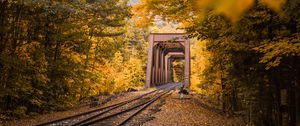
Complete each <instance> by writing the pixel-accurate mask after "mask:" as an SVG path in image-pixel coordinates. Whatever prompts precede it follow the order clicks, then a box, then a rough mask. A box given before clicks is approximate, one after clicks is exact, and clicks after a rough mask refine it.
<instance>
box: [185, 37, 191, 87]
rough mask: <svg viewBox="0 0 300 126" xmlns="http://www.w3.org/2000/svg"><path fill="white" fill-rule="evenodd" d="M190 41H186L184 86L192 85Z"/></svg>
mask: <svg viewBox="0 0 300 126" xmlns="http://www.w3.org/2000/svg"><path fill="white" fill-rule="evenodd" d="M190 65H191V63H190V41H189V39H188V40H185V41H184V86H185V87H190V72H191V70H190Z"/></svg>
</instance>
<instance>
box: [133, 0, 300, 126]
mask: <svg viewBox="0 0 300 126" xmlns="http://www.w3.org/2000/svg"><path fill="white" fill-rule="evenodd" d="M134 10H135V11H134V13H135V17H134V18H135V20H136V21H137V22H139V23H138V24H139V25H141V26H147V25H151V21H152V20H155V19H157V17H161V18H163V19H164V20H166V21H169V22H179V23H180V25H179V28H181V29H184V30H186V32H187V33H189V34H190V36H191V37H194V38H197V39H198V42H195V44H194V45H193V50H192V89H193V88H194V87H198V88H200V90H198V91H197V92H199V93H202V94H204V95H206V96H208V97H210V98H213V99H215V101H217V102H219V104H220V107H221V108H222V110H223V111H224V112H225V113H227V114H228V115H233V116H235V115H239V116H242V117H243V119H244V122H245V123H246V124H248V125H258V126H262V125H264V126H281V125H289V126H295V125H300V109H299V108H300V103H299V102H300V94H299V93H300V76H299V75H300V73H299V71H300V59H299V58H300V34H299V33H300V13H299V10H300V1H299V0H278V1H277V0H240V1H238V0H237V1H226V0H225V1H218V0H202V1H201V0H194V1H193V0H191V1H189V0H175V1H172V2H171V1H159V0H142V2H140V4H139V5H137V6H135V7H134ZM140 17H142V18H140ZM144 22H148V23H144Z"/></svg>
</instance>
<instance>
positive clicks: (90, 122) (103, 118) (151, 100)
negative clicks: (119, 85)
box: [73, 86, 176, 126]
mask: <svg viewBox="0 0 300 126" xmlns="http://www.w3.org/2000/svg"><path fill="white" fill-rule="evenodd" d="M174 87H176V86H174ZM174 87H172V88H170V89H169V90H167V91H165V92H163V93H160V94H159V95H158V96H157V97H155V98H152V99H150V100H148V101H146V102H141V103H139V104H137V105H134V106H131V107H130V108H127V109H124V110H122V111H119V112H117V113H114V114H111V115H108V116H104V117H102V118H99V119H96V120H92V121H89V120H88V121H84V122H80V123H78V124H77V125H73V126H88V125H92V124H95V123H97V122H100V121H103V120H106V119H109V118H112V117H115V116H118V115H120V114H123V113H125V112H128V111H131V110H133V109H136V108H138V107H140V106H143V105H147V106H149V105H150V104H152V103H153V102H155V101H156V100H158V99H159V98H160V97H162V96H163V95H165V94H167V93H168V92H170V91H171V90H173V88H174ZM145 108H146V107H145Z"/></svg>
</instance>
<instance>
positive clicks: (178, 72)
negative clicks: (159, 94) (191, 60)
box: [172, 59, 184, 83]
mask: <svg viewBox="0 0 300 126" xmlns="http://www.w3.org/2000/svg"><path fill="white" fill-rule="evenodd" d="M172 66H173V71H172V73H173V82H176V83H177V82H184V59H175V60H174V61H173V62H172Z"/></svg>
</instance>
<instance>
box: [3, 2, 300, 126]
mask: <svg viewBox="0 0 300 126" xmlns="http://www.w3.org/2000/svg"><path fill="white" fill-rule="evenodd" d="M299 10H300V1H299V0H172V1H167V0H140V1H139V2H138V3H137V4H136V5H134V6H131V5H130V4H129V3H128V1H127V0H0V120H9V119H15V118H21V117H24V116H27V115H36V114H38V113H45V112H49V111H59V110H65V109H67V108H70V107H73V106H76V105H78V104H81V103H84V102H85V101H86V99H88V98H89V97H90V96H95V95H99V94H113V93H119V92H124V91H126V90H127V89H128V88H141V87H143V85H144V81H145V67H146V65H145V64H146V60H147V46H148V43H147V37H148V35H149V33H150V31H151V30H149V26H153V25H155V20H157V19H161V20H164V22H170V23H173V24H177V26H178V28H179V29H181V30H183V31H185V32H187V33H188V34H189V37H190V38H193V40H192V46H191V48H192V52H191V53H192V59H191V60H192V70H191V72H192V75H191V76H192V78H191V82H192V85H191V89H192V90H193V91H195V92H197V93H199V94H202V95H205V96H207V97H209V98H211V99H213V100H214V101H216V102H217V103H219V106H220V108H221V109H222V110H223V112H224V113H226V114H227V115H229V116H240V117H242V119H243V121H244V122H245V123H246V124H248V125H257V126H281V125H284V126H296V125H300V103H299V102H300V72H299V71H300V13H299ZM156 29H157V30H160V28H156ZM151 32H153V30H152V31H151ZM174 65H175V66H178V67H176V68H175V69H174V70H175V71H174V74H175V75H176V76H175V81H180V80H182V76H181V74H182V71H181V70H182V67H183V66H182V62H177V63H175V64H174Z"/></svg>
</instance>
